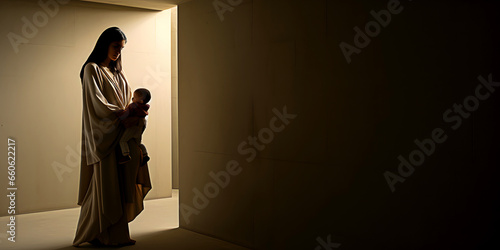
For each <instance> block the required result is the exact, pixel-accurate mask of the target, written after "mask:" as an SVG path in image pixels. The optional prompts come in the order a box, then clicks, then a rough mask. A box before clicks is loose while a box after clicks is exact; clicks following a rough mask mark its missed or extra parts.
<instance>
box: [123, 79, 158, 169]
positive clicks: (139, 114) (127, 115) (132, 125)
mask: <svg viewBox="0 0 500 250" xmlns="http://www.w3.org/2000/svg"><path fill="white" fill-rule="evenodd" d="M149 100H151V93H150V92H149V90H147V89H144V88H140V89H136V90H135V91H134V97H133V98H132V103H131V104H129V105H128V106H127V108H126V109H125V110H124V111H122V112H120V113H119V114H118V117H119V118H120V119H121V120H122V121H123V124H124V125H125V133H124V134H123V136H122V137H121V139H120V148H121V151H122V156H121V157H120V158H119V159H118V163H119V164H124V163H126V162H128V161H130V160H131V158H130V150H129V148H128V141H129V140H130V139H133V138H135V139H136V141H137V143H138V144H139V147H140V149H141V150H142V153H143V156H144V157H143V163H142V164H144V163H146V162H147V161H149V156H148V152H147V151H146V147H145V146H144V144H141V140H142V133H143V132H144V130H145V129H146V119H145V118H144V117H146V116H147V115H148V109H149V107H150V106H149V104H147V103H148V102H149ZM142 164H141V165H142Z"/></svg>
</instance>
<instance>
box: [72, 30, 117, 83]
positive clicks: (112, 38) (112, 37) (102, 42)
mask: <svg viewBox="0 0 500 250" xmlns="http://www.w3.org/2000/svg"><path fill="white" fill-rule="evenodd" d="M122 40H125V42H127V37H126V36H125V34H124V33H123V31H121V30H120V28H118V27H111V28H107V29H106V30H105V31H104V32H102V34H101V36H99V39H98V40H97V43H96V44H95V47H94V50H92V53H90V56H89V58H88V59H87V61H85V63H84V64H83V66H82V69H81V70H80V80H81V81H82V83H83V69H84V68H85V65H87V63H89V62H93V63H97V64H99V63H101V62H103V61H104V60H106V58H107V57H108V48H109V45H110V44H111V43H112V42H120V41H122ZM109 66H110V68H111V69H114V71H115V72H120V71H121V70H122V55H120V56H119V57H118V59H117V60H116V61H113V60H112V61H111V62H110V63H109Z"/></svg>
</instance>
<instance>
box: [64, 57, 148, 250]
mask: <svg viewBox="0 0 500 250" xmlns="http://www.w3.org/2000/svg"><path fill="white" fill-rule="evenodd" d="M82 92H83V110H82V149H81V166H80V186H79V194H78V203H77V204H78V205H80V206H81V210H80V218H79V220H78V226H77V231H76V234H75V239H74V241H73V246H78V245H80V244H81V243H84V242H90V241H93V240H95V239H98V240H99V241H100V242H101V243H102V244H105V245H116V244H123V243H127V242H129V241H130V234H129V228H128V222H131V221H132V220H134V219H135V218H136V217H137V216H138V215H139V214H140V213H141V212H142V210H143V209H144V203H143V201H144V197H145V196H146V195H147V193H148V192H149V191H150V190H151V188H152V186H151V181H150V177H149V169H148V165H147V163H144V164H143V163H142V152H141V150H140V148H139V146H138V144H137V142H136V141H135V140H130V141H129V148H130V156H131V158H132V160H131V161H129V162H127V163H125V164H121V165H120V164H118V162H117V156H118V155H119V154H121V151H120V147H119V141H120V137H121V135H122V134H123V132H124V127H123V126H122V125H120V120H119V118H118V117H117V116H116V114H115V113H116V112H118V111H121V110H124V109H125V108H126V106H127V105H128V104H129V103H130V100H131V96H132V93H131V90H130V86H129V85H128V82H127V80H126V77H125V75H124V74H123V73H122V72H120V73H118V74H117V75H113V74H112V73H111V72H110V71H109V70H107V68H105V67H101V66H99V65H97V64H96V63H88V64H87V65H85V68H84V75H83V79H82Z"/></svg>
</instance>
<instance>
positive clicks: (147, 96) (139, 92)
mask: <svg viewBox="0 0 500 250" xmlns="http://www.w3.org/2000/svg"><path fill="white" fill-rule="evenodd" d="M149 100H151V93H150V92H149V90H147V89H143V88H141V89H136V90H135V91H134V97H132V101H133V102H135V103H144V104H146V103H148V102H149Z"/></svg>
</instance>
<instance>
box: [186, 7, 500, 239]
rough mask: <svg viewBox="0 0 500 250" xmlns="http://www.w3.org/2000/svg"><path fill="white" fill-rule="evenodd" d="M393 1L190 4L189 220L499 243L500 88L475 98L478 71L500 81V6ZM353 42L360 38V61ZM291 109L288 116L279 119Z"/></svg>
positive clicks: (249, 228) (324, 234)
mask: <svg viewBox="0 0 500 250" xmlns="http://www.w3.org/2000/svg"><path fill="white" fill-rule="evenodd" d="M214 3H216V5H218V6H219V8H220V9H221V11H220V12H221V13H222V12H223V10H222V9H225V10H226V11H224V12H223V13H222V14H221V15H219V14H218V12H217V11H216V9H215V8H214ZM387 3H390V6H389V7H388V5H387ZM392 4H395V1H332V0H313V1H307V2H305V1H296V0H269V1H264V0H253V1H252V0H243V1H225V0H220V1H213V0H193V1H190V2H187V3H183V4H180V5H179V6H178V14H179V138H180V141H179V146H180V148H179V153H180V156H179V157H180V158H179V162H180V225H181V227H182V228H186V229H189V230H193V231H196V232H199V233H202V234H206V235H211V236H214V237H217V238H220V239H223V240H227V241H231V242H234V243H237V244H240V245H243V246H246V247H250V248H255V249H328V248H326V247H324V245H325V244H327V245H329V247H330V248H332V249H333V248H337V247H339V246H340V248H342V249H429V248H433V249H434V248H435V249H438V248H443V249H445V248H446V249H449V248H454V249H468V248H477V247H480V246H486V244H488V243H493V242H494V241H493V240H494V237H495V236H494V235H495V233H493V228H494V226H493V225H494V223H495V221H496V222H498V219H499V216H498V214H497V213H496V212H495V209H498V204H500V202H498V201H499V199H498V197H499V196H498V192H497V190H500V189H499V184H498V183H499V182H498V181H497V180H496V178H497V177H498V174H499V171H498V168H497V167H496V166H498V163H499V160H498V156H497V155H498V154H496V153H495V152H498V150H499V149H500V146H499V144H498V141H499V139H500V137H499V135H500V134H499V133H498V132H497V129H496V128H498V126H499V125H500V119H499V118H498V115H497V114H498V112H499V111H500V110H499V107H500V106H499V103H500V101H499V98H500V97H498V96H496V95H497V93H495V92H488V89H487V88H486V87H479V89H480V91H479V95H480V96H481V98H483V99H484V100H481V101H480V102H479V101H478V102H477V103H475V100H476V101H477V100H478V99H477V97H476V99H474V98H472V97H470V98H469V96H475V95H476V92H475V90H476V88H478V86H480V85H481V82H480V81H479V80H478V77H479V76H483V77H484V78H485V79H488V75H489V74H492V79H493V80H495V81H499V80H500V72H499V70H498V69H499V67H498V66H499V61H498V57H499V55H500V53H499V52H500V51H499V49H498V46H497V45H498V43H499V35H498V30H499V29H498V28H499V27H498V24H500V22H499V20H498V19H499V16H498V15H496V13H497V12H498V10H499V8H498V6H497V5H495V4H494V2H493V1H432V2H424V1H412V2H409V1H401V2H400V3H399V4H400V5H399V6H397V7H394V6H393V5H392ZM388 8H390V9H391V11H393V12H392V14H391V20H390V21H387V19H385V20H382V22H383V23H385V24H384V26H385V27H384V26H381V25H378V27H379V29H380V30H379V32H378V33H377V32H376V30H374V29H372V30H371V31H372V32H374V33H372V37H369V38H367V39H365V40H364V41H363V39H361V38H359V40H358V41H357V42H356V43H355V41H354V40H355V39H358V37H357V36H356V32H355V29H354V28H355V27H361V29H363V30H364V27H365V24H367V23H368V24H369V25H372V24H373V22H372V21H373V20H374V17H373V16H372V15H371V14H370V12H371V11H372V10H373V11H376V13H379V11H381V10H387V9H388ZM396 12H397V13H396ZM221 16H222V17H223V18H224V19H223V20H222V18H221ZM370 22H372V23H370ZM367 40H369V42H368V41H367ZM342 42H345V43H348V44H350V45H351V46H357V47H358V48H354V47H350V48H351V50H356V51H357V53H354V54H352V55H351V56H350V58H351V61H350V63H348V61H347V59H346V58H347V57H346V56H345V55H344V53H343V52H342V50H341V47H340V45H341V43H342ZM344 46H345V44H344ZM481 86H482V85H481ZM491 88H492V89H493V90H494V88H493V87H491ZM486 96H487V97H486ZM464 101H465V102H466V103H465V104H464ZM454 104H456V105H457V106H454ZM459 104H460V105H462V108H463V107H464V105H465V106H466V107H468V108H469V109H471V110H472V111H461V107H460V106H458V105H459ZM476 104H478V105H479V106H475V105H476ZM285 106H286V112H287V113H288V117H289V119H288V121H287V122H284V121H283V120H282V119H277V118H275V117H278V116H277V113H280V112H284V108H285ZM274 109H276V110H277V111H278V112H275V111H273V110H274ZM448 110H449V111H448ZM457 112H462V113H457ZM294 115H296V116H294ZM443 115H445V118H443ZM285 120H286V119H285ZM459 121H460V122H461V123H459ZM440 129H441V130H440ZM255 138H257V139H255ZM429 138H434V142H432V143H431V142H429V140H427V139H429ZM445 138H446V139H445ZM415 140H418V144H419V145H424V146H418V145H417V144H416V143H415ZM437 141H439V142H437ZM423 142H425V143H424V144H422V143H423ZM250 144H253V146H251V145H250ZM432 145H434V147H432ZM421 147H426V148H424V149H421ZM252 152H255V153H256V155H255V157H253V155H252V154H253V153H252ZM419 152H420V153H419ZM423 152H427V153H428V154H425V155H424V154H423ZM400 155H401V157H402V158H403V159H404V160H403V162H405V161H410V163H411V164H413V165H412V166H408V165H405V164H407V163H401V161H400V160H399V158H398V156H400ZM419 156H421V158H419ZM409 157H413V158H411V160H409ZM417 165H418V166H417ZM398 166H400V167H399V169H398ZM391 173H392V174H391ZM386 176H388V177H390V179H389V181H390V182H388V181H387V180H386ZM390 183H392V184H390ZM391 186H393V187H394V188H395V190H394V192H393V191H391ZM328 242H329V244H328ZM334 243H336V244H334ZM338 244H340V245H338ZM429 246H430V247H429ZM323 247H324V248H323Z"/></svg>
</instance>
